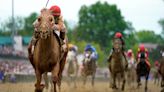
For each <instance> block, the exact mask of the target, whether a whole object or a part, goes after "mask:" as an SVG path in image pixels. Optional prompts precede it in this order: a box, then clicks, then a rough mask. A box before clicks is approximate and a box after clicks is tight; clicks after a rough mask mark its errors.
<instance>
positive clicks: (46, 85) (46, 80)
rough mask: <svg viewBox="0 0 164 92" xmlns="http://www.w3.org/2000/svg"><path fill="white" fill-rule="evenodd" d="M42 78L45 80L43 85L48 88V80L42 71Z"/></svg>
mask: <svg viewBox="0 0 164 92" xmlns="http://www.w3.org/2000/svg"><path fill="white" fill-rule="evenodd" d="M43 79H44V82H45V87H46V89H47V90H48V88H49V80H48V75H47V72H46V73H43Z"/></svg>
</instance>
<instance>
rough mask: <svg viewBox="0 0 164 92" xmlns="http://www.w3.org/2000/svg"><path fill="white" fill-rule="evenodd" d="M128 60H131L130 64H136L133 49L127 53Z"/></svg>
mask: <svg viewBox="0 0 164 92" xmlns="http://www.w3.org/2000/svg"><path fill="white" fill-rule="evenodd" d="M127 58H128V59H129V60H130V61H128V63H132V64H134V63H135V62H134V54H133V51H132V49H129V50H128V52H127Z"/></svg>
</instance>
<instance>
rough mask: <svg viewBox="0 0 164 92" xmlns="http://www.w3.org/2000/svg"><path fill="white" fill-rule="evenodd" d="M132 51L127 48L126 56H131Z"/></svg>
mask: <svg viewBox="0 0 164 92" xmlns="http://www.w3.org/2000/svg"><path fill="white" fill-rule="evenodd" d="M132 53H133V52H132V49H129V50H128V53H127V56H128V57H131V56H132Z"/></svg>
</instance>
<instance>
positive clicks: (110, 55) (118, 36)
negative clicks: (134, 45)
mask: <svg viewBox="0 0 164 92" xmlns="http://www.w3.org/2000/svg"><path fill="white" fill-rule="evenodd" d="M114 38H119V39H120V40H121V42H122V51H123V52H122V54H123V56H124V58H125V61H126V62H127V59H126V55H125V53H124V50H125V42H124V39H123V36H122V34H121V33H120V32H117V33H116V34H115V36H114ZM112 53H113V48H112V50H111V52H110V54H109V56H108V59H107V61H108V62H110V61H111V59H112Z"/></svg>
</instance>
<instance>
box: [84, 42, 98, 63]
mask: <svg viewBox="0 0 164 92" xmlns="http://www.w3.org/2000/svg"><path fill="white" fill-rule="evenodd" d="M88 52H91V59H92V60H95V61H96V60H97V59H98V54H97V51H96V48H95V47H93V46H91V45H90V44H87V45H86V47H85V49H84V55H86V54H87V53H88Z"/></svg>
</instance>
